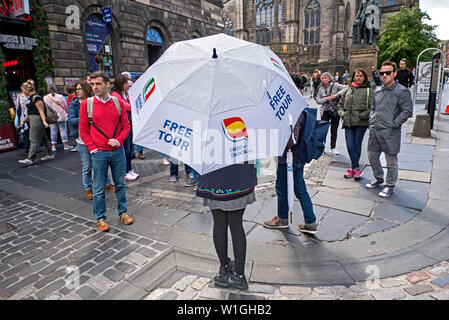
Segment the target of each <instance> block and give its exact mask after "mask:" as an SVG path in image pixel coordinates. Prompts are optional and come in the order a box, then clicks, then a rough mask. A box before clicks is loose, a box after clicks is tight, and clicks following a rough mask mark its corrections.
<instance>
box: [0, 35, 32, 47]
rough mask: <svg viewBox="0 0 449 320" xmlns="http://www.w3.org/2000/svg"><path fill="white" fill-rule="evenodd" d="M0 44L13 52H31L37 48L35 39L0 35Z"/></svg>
mask: <svg viewBox="0 0 449 320" xmlns="http://www.w3.org/2000/svg"><path fill="white" fill-rule="evenodd" d="M0 43H3V47H5V48H7V49H15V50H33V48H34V47H37V46H38V41H37V39H34V38H28V37H22V36H15V35H10V34H0Z"/></svg>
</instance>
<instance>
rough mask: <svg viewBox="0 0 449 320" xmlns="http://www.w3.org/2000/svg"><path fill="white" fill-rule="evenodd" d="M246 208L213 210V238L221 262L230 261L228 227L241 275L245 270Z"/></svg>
mask: <svg viewBox="0 0 449 320" xmlns="http://www.w3.org/2000/svg"><path fill="white" fill-rule="evenodd" d="M244 212H245V209H240V210H235V211H223V210H219V209H214V210H212V216H213V218H214V230H213V239H214V245H215V250H216V251H217V255H218V259H220V264H221V265H222V266H225V265H226V264H228V263H229V262H230V259H229V257H228V227H229V228H230V230H231V236H232V248H233V250H234V261H235V272H236V273H237V274H239V275H242V274H244V272H245V259H246V235H245V230H244V229H243V220H242V219H243V213H244Z"/></svg>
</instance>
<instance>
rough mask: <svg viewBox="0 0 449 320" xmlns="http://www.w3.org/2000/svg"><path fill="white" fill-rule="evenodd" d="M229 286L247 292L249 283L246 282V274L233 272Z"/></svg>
mask: <svg viewBox="0 0 449 320" xmlns="http://www.w3.org/2000/svg"><path fill="white" fill-rule="evenodd" d="M228 283H229V286H231V287H233V288H236V289H239V290H247V289H248V282H247V281H246V277H245V275H244V274H237V273H236V272H235V271H232V272H231V276H230V277H229V280H228Z"/></svg>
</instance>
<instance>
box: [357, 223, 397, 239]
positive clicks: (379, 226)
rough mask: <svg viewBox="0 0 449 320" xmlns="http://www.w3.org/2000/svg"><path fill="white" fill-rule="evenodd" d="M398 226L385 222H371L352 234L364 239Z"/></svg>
mask: <svg viewBox="0 0 449 320" xmlns="http://www.w3.org/2000/svg"><path fill="white" fill-rule="evenodd" d="M396 226H398V224H397V223H394V222H389V221H384V220H375V221H370V222H368V223H366V224H364V225H362V226H361V227H360V228H359V229H357V230H355V231H354V232H352V235H353V236H358V237H363V236H367V235H370V234H373V233H376V232H381V231H384V230H388V229H391V228H394V227H396Z"/></svg>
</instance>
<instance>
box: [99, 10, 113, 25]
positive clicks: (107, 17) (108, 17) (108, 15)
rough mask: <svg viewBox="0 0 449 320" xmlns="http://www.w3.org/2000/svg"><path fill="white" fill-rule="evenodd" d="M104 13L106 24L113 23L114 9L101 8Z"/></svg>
mask: <svg viewBox="0 0 449 320" xmlns="http://www.w3.org/2000/svg"><path fill="white" fill-rule="evenodd" d="M101 13H102V14H103V21H104V23H106V24H109V23H112V9H111V8H103V9H102V10H101Z"/></svg>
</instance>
